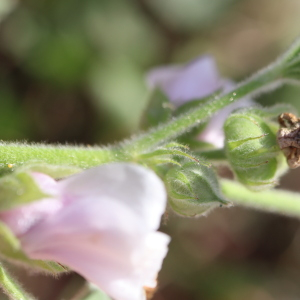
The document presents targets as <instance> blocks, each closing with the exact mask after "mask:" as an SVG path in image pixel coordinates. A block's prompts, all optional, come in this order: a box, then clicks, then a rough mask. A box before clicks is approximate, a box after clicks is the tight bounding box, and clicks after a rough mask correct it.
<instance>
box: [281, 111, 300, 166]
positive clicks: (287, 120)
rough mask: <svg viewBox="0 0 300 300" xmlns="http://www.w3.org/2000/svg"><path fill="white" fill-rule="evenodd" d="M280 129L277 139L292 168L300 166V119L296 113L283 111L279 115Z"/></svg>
mask: <svg viewBox="0 0 300 300" xmlns="http://www.w3.org/2000/svg"><path fill="white" fill-rule="evenodd" d="M278 122H279V125H280V129H279V131H278V133H277V141H278V145H279V147H280V149H281V150H282V151H283V153H284V155H285V157H286V158H287V163H288V165H289V167H290V168H292V169H295V168H298V167H299V166H300V119H299V118H297V117H296V116H295V115H294V114H291V113H283V114H281V115H280V116H279V117H278Z"/></svg>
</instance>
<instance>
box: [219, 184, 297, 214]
mask: <svg viewBox="0 0 300 300" xmlns="http://www.w3.org/2000/svg"><path fill="white" fill-rule="evenodd" d="M221 186H222V190H223V193H224V195H225V196H226V197H227V198H228V199H229V200H230V201H232V202H233V203H234V204H237V205H241V206H246V207H251V208H256V209H259V210H262V211H269V212H274V213H279V214H284V215H288V216H294V217H297V218H300V193H293V192H288V191H284V190H279V189H275V190H268V191H261V192H259V193H258V192H251V191H249V190H248V189H247V188H245V187H244V186H243V185H241V184H240V183H238V182H236V181H232V180H226V179H222V180H221Z"/></svg>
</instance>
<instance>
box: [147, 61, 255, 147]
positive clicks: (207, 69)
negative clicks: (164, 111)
mask: <svg viewBox="0 0 300 300" xmlns="http://www.w3.org/2000/svg"><path fill="white" fill-rule="evenodd" d="M146 82H147V85H148V86H149V87H150V88H151V89H154V88H159V89H161V90H162V91H163V92H164V93H165V94H166V96H167V97H168V98H169V100H170V101H171V102H172V103H173V104H174V105H175V106H180V105H182V104H184V103H186V102H188V101H191V100H195V99H201V98H204V97H207V96H209V95H210V94H212V93H214V92H217V91H218V90H220V89H221V90H222V92H223V93H227V92H230V91H231V90H233V88H234V86H235V85H234V83H233V82H232V81H230V80H227V79H223V78H221V77H220V75H219V72H218V69H217V66H216V64H215V61H214V59H213V58H212V57H211V56H208V55H205V56H200V57H198V58H197V59H195V60H193V61H191V62H190V63H188V64H186V65H184V66H181V65H177V66H163V67H158V68H154V69H153V70H150V71H149V72H148V74H147V76H146ZM252 104H254V102H253V101H252V100H250V99H248V98H243V99H241V100H239V101H238V102H235V103H233V104H231V105H228V106H227V107H225V108H223V109H222V110H220V111H219V112H218V113H216V114H215V115H214V116H213V117H212V118H211V119H210V121H209V122H208V124H207V126H206V128H205V129H204V131H203V132H202V133H201V135H200V136H199V139H201V140H203V141H206V142H208V143H211V144H213V145H215V146H216V147H218V148H222V147H223V145H224V133H223V124H224V121H225V120H226V118H227V116H228V115H229V114H230V112H231V111H233V110H234V109H236V108H240V107H246V106H250V105H252Z"/></svg>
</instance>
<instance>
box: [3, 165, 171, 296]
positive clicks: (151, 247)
mask: <svg viewBox="0 0 300 300" xmlns="http://www.w3.org/2000/svg"><path fill="white" fill-rule="evenodd" d="M33 176H34V177H35V179H36V181H37V182H38V183H39V184H40V186H41V187H42V188H43V189H44V191H46V192H48V193H49V195H51V196H50V197H49V198H47V199H43V200H41V201H38V202H34V203H32V204H29V205H24V206H22V207H19V208H16V209H13V210H10V211H6V212H2V213H1V214H0V219H1V220H2V221H4V222H5V223H6V224H7V225H8V226H9V227H10V228H11V229H12V230H13V232H14V233H15V234H16V235H17V236H18V238H19V239H20V241H21V245H22V247H23V250H24V251H25V253H26V254H27V255H28V256H29V257H30V258H32V259H42V260H52V261H56V262H59V263H61V264H63V265H66V266H68V267H70V268H71V269H72V270H74V271H76V272H78V273H80V274H81V275H83V276H84V277H85V278H86V279H87V280H89V281H91V282H92V283H94V284H96V285H97V286H99V287H100V288H101V289H102V290H103V291H105V292H106V293H107V294H108V295H110V296H111V297H113V298H114V299H116V300H140V299H144V292H143V287H144V286H147V287H155V286H156V280H155V279H156V276H157V273H158V271H159V269H160V268H161V264H162V260H163V258H164V257H165V255H166V253H167V245H168V243H169V240H170V239H169V237H168V236H167V235H166V234H164V233H160V232H157V231H156V230H157V229H158V227H159V224H160V218H161V215H162V214H163V212H164V210H165V206H166V191H165V188H164V185H163V183H162V181H161V180H160V179H159V178H158V177H157V175H156V174H155V173H154V172H153V171H151V170H148V169H145V168H144V167H141V166H139V165H134V164H126V163H115V164H107V165H102V166H99V167H96V168H93V169H89V170H87V171H85V172H82V173H80V174H78V175H75V176H72V177H69V178H67V179H63V180H61V181H59V182H56V181H54V180H53V179H52V178H50V177H48V176H47V175H44V174H40V173H34V174H33Z"/></svg>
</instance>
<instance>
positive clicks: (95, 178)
mask: <svg viewBox="0 0 300 300" xmlns="http://www.w3.org/2000/svg"><path fill="white" fill-rule="evenodd" d="M59 186H60V189H61V193H62V197H63V198H71V199H78V198H82V197H85V198H88V197H94V195H105V196H107V197H111V198H113V199H118V201H119V202H121V203H123V204H125V205H127V206H129V207H130V208H131V209H132V210H134V211H135V212H136V213H137V215H139V216H140V217H141V218H142V219H143V220H144V222H145V223H147V224H148V226H149V228H152V229H157V228H158V226H159V223H160V218H161V215H162V214H163V213H164V211H165V206H166V198H167V197H166V191H165V187H164V184H163V182H162V181H161V180H160V179H159V177H157V175H156V174H155V173H154V172H153V171H151V170H149V169H146V168H143V167H141V166H139V165H135V164H128V163H114V164H107V165H102V166H100V167H97V168H92V169H89V170H87V171H85V172H83V173H80V174H77V175H74V176H72V177H69V178H67V179H65V180H62V181H61V182H59Z"/></svg>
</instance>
